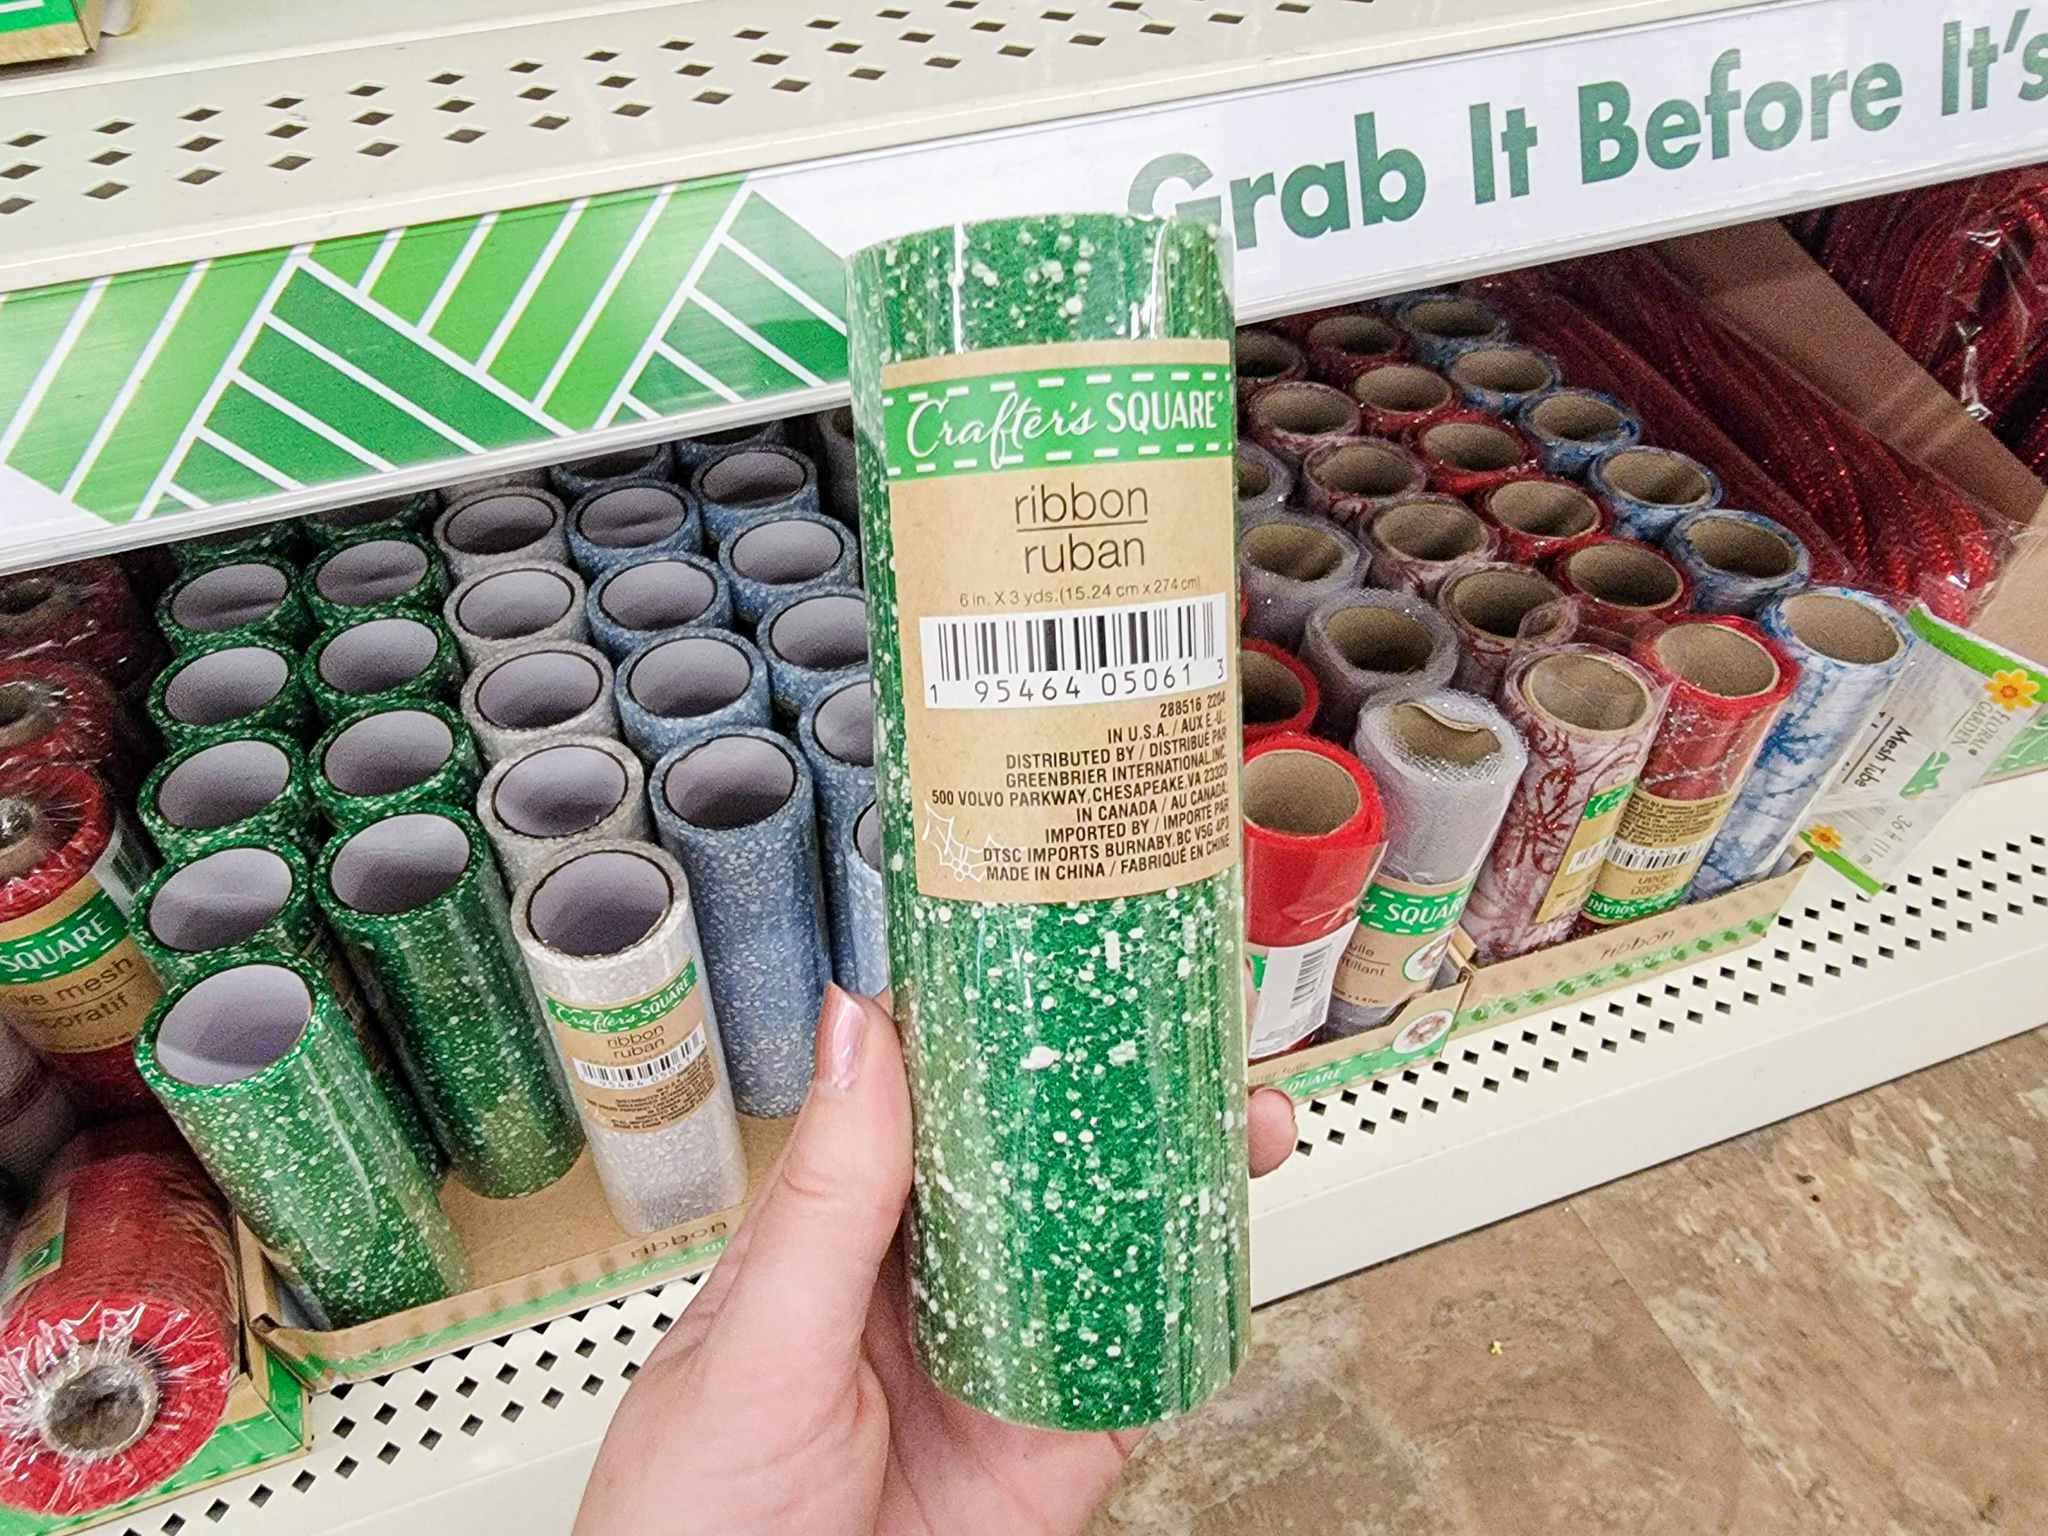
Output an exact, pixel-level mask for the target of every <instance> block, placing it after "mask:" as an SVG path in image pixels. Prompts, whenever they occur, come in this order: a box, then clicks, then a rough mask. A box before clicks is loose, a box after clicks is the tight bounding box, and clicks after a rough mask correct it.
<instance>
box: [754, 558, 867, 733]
mask: <svg viewBox="0 0 2048 1536" xmlns="http://www.w3.org/2000/svg"><path fill="white" fill-rule="evenodd" d="M754 638H755V640H756V641H757V642H758V643H759V645H760V647H761V655H762V657H763V658H764V659H765V660H766V661H767V663H768V693H769V697H770V698H771V700H772V701H773V702H774V706H775V719H776V721H777V723H778V724H781V725H783V726H785V727H790V726H794V725H795V724H796V721H797V718H798V716H800V715H802V714H803V712H804V706H805V705H807V704H809V703H810V702H811V700H812V699H814V698H816V697H817V696H818V695H819V694H821V693H823V692H824V691H825V690H826V689H828V688H833V687H836V686H837V685H838V684H839V683H841V682H843V681H844V680H845V679H847V678H848V677H851V676H852V675H853V674H854V673H856V672H859V671H861V670H862V669H863V668H865V667H866V666H867V664H868V616H867V598H866V597H865V595H864V594H863V593H862V592H861V590H860V588H858V587H826V588H824V589H823V590H822V591H818V592H804V593H800V594H799V595H797V596H794V597H789V598H785V599H783V600H782V601H781V602H779V603H777V604H776V605H775V606H774V607H773V608H770V609H769V610H768V611H767V612H766V613H764V614H763V615H761V622H760V623H759V624H757V625H756V626H755V627H754Z"/></svg>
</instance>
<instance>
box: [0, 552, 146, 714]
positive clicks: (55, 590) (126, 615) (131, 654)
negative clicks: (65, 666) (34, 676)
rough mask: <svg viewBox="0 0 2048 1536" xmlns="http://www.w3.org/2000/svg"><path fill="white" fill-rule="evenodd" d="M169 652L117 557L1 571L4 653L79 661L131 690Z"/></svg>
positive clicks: (0, 623)
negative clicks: (7, 573)
mask: <svg viewBox="0 0 2048 1536" xmlns="http://www.w3.org/2000/svg"><path fill="white" fill-rule="evenodd" d="M163 649H164V648H163V640H162V638H161V637H160V636H159V635H158V634H157V632H156V627H155V626H154V625H153V624H151V623H150V621H149V619H148V617H147V616H146V615H145V614H144V613H143V611H142V608H141V606H140V605H139V604H138V603H137V602H136V601H135V593H134V592H133V591H132V590H131V589H130V588H129V586H128V578H127V576H126V575H124V574H123V573H122V570H121V567H120V566H118V565H116V564H115V563H114V562H113V561H111V560H74V561H73V562H72V563H71V564H69V565H59V566H52V567H50V568H49V569H47V570H40V571H24V572H21V573H20V574H18V575H14V576H0V656H7V657H34V658H38V659H46V660H58V661H70V662H76V663H78V664H79V665H80V666H86V667H90V668H92V670H93V671H95V672H97V673H99V675H100V676H101V677H103V678H105V679H106V680H107V681H108V682H109V683H111V684H113V685H114V687H115V688H116V689H119V690H124V691H125V690H126V689H128V688H130V687H132V686H134V685H135V684H137V683H140V682H142V681H143V680H144V679H145V678H147V677H148V676H149V675H150V674H151V673H153V672H154V671H155V670H156V667H157V664H158V662H159V661H161V660H162V658H163Z"/></svg>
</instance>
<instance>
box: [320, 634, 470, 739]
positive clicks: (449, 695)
mask: <svg viewBox="0 0 2048 1536" xmlns="http://www.w3.org/2000/svg"><path fill="white" fill-rule="evenodd" d="M299 680H300V681H301V682H302V683H304V684H305V686H306V692H307V693H308V694H310V695H311V696H312V700H313V707H314V708H315V709H316V710H318V711H319V712H320V718H321V719H323V720H325V721H327V722H328V724H330V725H331V724H333V723H334V722H335V721H336V720H339V719H341V718H342V716H344V715H352V714H354V713H355V712H356V711H357V710H360V709H368V708H371V707H372V706H374V705H378V704H397V703H401V702H405V701H408V700H412V699H448V700H453V699H454V698H455V696H456V694H457V693H458V692H459V691H460V690H461V688H462V656H461V653H460V652H459V651H457V650H456V648H455V637H454V636H453V635H451V634H450V633H449V632H448V626H447V625H446V624H443V623H442V622H441V621H440V620H439V619H438V618H434V617H432V616H431V615H429V614H425V613H390V614H380V615H377V616H375V617H371V618H365V619H357V620H354V621H352V622H350V623H346V624H336V625H333V626H332V627H330V628H327V629H323V630H322V631H321V632H320V633H319V634H318V635H316V636H315V637H314V638H313V642H312V643H311V644H310V645H308V646H307V647H306V654H305V656H304V657H303V658H302V659H301V661H300V663H299Z"/></svg>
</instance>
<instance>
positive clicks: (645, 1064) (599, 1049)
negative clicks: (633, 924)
mask: <svg viewBox="0 0 2048 1536" xmlns="http://www.w3.org/2000/svg"><path fill="white" fill-rule="evenodd" d="M541 1001H542V1002H544V1003H546V1004H547V1010H548V1019H549V1021H550V1022H551V1023H552V1024H553V1025H554V1026H555V1038H556V1039H557V1040H559V1041H560V1042H561V1045H562V1054H563V1055H564V1056H565V1057H567V1058H568V1062H569V1075H570V1077H571V1078H572V1079H573V1081H574V1082H575V1085H576V1097H577V1098H578V1099H579V1100H581V1101H582V1103H583V1104H584V1105H585V1106H586V1107H587V1108H588V1110H589V1111H590V1116H591V1118H592V1119H593V1120H595V1121H596V1122H597V1123H598V1124H599V1125H601V1126H603V1127H605V1128H606V1129H607V1130H613V1131H659V1130H662V1129H665V1128H666V1127H668V1126H671V1125H674V1124H675V1123H676V1122H677V1121H679V1120H682V1119H684V1118H685V1117H686V1116H688V1115H690V1114H692V1113H694V1112H695V1111H696V1109H697V1108H698V1106H699V1105H701V1104H703V1103H704V1101H705V1100H707V1099H709V1098H710V1097H711V1091H712V1089H713V1088H714V1087H715V1086H716V1077H715V1075H714V1069H713V1067H712V1063H711V1052H710V1040H709V1037H708V1036H707V1035H706V1034H705V1031H704V989H703V987H701V986H699V985H698V978H697V962H696V961H694V960H692V961H689V962H688V963H686V964H685V965H684V966H683V968H682V970H681V971H679V972H678V973H677V974H676V976H675V977H674V978H673V979H672V980H671V981H670V982H669V983H668V985H666V986H664V987H662V988H660V989H659V990H657V991H654V992H650V993H648V994H647V995H646V996H645V997H641V998H636V999H634V1000H633V1001H632V1002H630V1003H620V1004H618V1005H616V1006H614V1007H610V1008H583V1007H578V1006H577V1005H576V1004H574V1003H565V1002H563V1001H562V1000H561V999H560V998H557V997H549V996H546V995H543V996H542V999H541Z"/></svg>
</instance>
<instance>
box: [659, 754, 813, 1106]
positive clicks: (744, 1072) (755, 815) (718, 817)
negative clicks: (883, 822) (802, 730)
mask: <svg viewBox="0 0 2048 1536" xmlns="http://www.w3.org/2000/svg"><path fill="white" fill-rule="evenodd" d="M650 785H651V788H650V798H651V799H652V801H653V804H654V820H655V824H656V826H657V827H658V829H659V830H660V834H661V845H662V847H664V848H666V849H667V850H668V851H669V852H670V853H672V854H674V855H675V856H676V858H677V860H678V861H679V862H680V863H681V864H682V866H683V871H684V873H685V874H686V875H688V877H689V883H690V894H691V897H692V899H693V900H694V901H695V903H696V907H697V926H698V932H699V933H700V935H701V936H702V938H703V941H704V961H705V969H706V971H707V973H708V974H709V976H710V978H711V999H712V1003H713V1005H714V1006H715V1007H716V1008H717V1011H718V1016H719V1017H720V1018H721V1019H723V1020H724V1021H725V1054H726V1061H727V1063H728V1064H729V1065H730V1066H731V1068H732V1084H733V1098H734V1100H735V1101H736V1102H737V1103H738V1105H739V1108H740V1113H741V1114H745V1115H765V1116H773V1115H790V1114H795V1113H796V1111H797V1109H798V1108H799V1107H800V1106H801V1105H802V1104H803V1101H804V1095H805V1093H807V1092H808V1091H809V1089H810V1086H811V1064H812V1059H813V1055H814V1052H815V1047H816V1038H817V1026H818V1008H819V1005H820V1004H821V1003H822V1002H823V1001H824V996H825V984H826V983H827V982H828V981H829V980H830V979H831V957H830V954H829V951H828V946H827V944H826V939H825V917H824V906H825V903H824V901H823V899H822V897H821V896H820V894H819V882H818V823H817V817H816V814H815V810H814V798H813V792H812V788H811V774H810V770H809V769H808V768H806V767H805V766H804V762H803V754H802V753H800V752H798V751H797V750H796V748H795V747H794V746H792V745H791V744H790V743H789V742H787V741H785V740H784V739H783V738H782V737H780V736H778V735H776V734H775V733H774V732H773V731H764V730H736V731H726V732H722V733H720V734H719V735H716V736H711V737H708V738H706V739H705V740H703V741H698V742H694V743H691V744H690V745H688V746H683V747H678V748H677V749H676V750H675V751H673V752H671V753H669V754H668V756H666V757H664V758H663V759H662V760H661V761H660V762H659V763H657V764H655V766H654V772H653V774H652V775H651V776H650Z"/></svg>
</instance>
